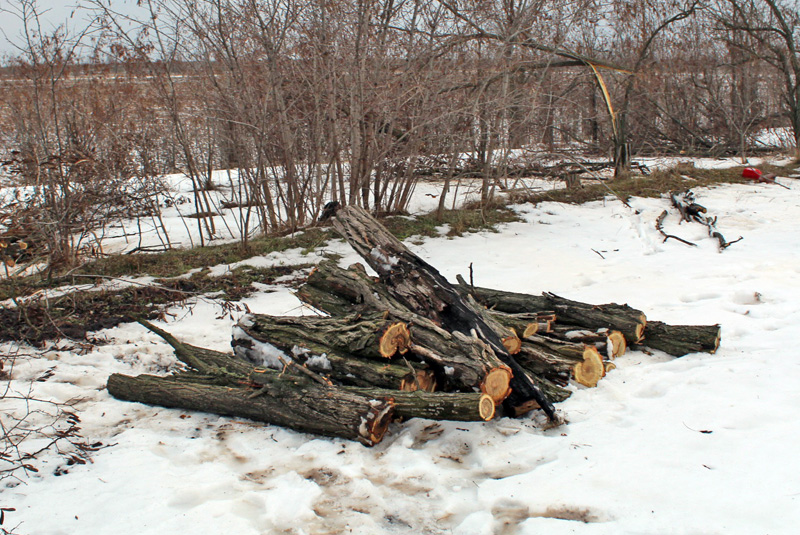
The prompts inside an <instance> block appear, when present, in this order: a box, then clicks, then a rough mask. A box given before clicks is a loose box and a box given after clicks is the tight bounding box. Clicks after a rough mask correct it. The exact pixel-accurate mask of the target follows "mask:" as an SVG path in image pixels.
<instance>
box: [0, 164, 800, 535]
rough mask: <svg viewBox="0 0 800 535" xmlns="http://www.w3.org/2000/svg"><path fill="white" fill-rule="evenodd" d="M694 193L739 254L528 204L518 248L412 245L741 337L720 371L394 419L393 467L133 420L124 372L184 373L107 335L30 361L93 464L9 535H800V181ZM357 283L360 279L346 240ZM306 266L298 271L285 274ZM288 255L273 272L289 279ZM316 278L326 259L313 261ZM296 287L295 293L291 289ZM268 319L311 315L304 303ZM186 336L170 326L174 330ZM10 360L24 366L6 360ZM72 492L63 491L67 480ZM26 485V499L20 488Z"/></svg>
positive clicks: (499, 275)
mask: <svg viewBox="0 0 800 535" xmlns="http://www.w3.org/2000/svg"><path fill="white" fill-rule="evenodd" d="M784 183H786V184H787V185H788V186H789V188H790V189H789V190H786V189H783V188H780V187H776V186H774V185H767V184H753V185H742V184H740V185H725V186H719V187H714V188H710V189H705V188H703V189H700V188H698V189H696V190H695V194H696V197H697V202H699V203H700V204H702V205H704V206H705V207H706V208H708V215H710V216H712V217H713V216H718V217H719V220H718V222H717V226H718V228H719V230H720V231H721V232H722V233H723V234H724V235H725V237H726V238H727V239H728V240H733V239H736V238H738V237H739V236H743V238H744V239H743V240H742V241H740V242H738V243H736V244H734V245H732V246H731V247H730V248H728V249H726V250H725V251H723V252H721V253H720V252H719V251H718V248H717V242H716V240H715V239H712V238H710V237H708V234H707V231H706V229H705V228H704V227H702V226H700V225H697V224H686V223H684V224H679V222H678V216H677V214H675V213H674V212H670V216H669V217H668V218H667V219H666V221H665V222H664V225H665V231H666V232H668V233H670V234H675V235H678V236H681V237H682V238H685V239H687V240H690V241H693V242H695V243H697V245H698V246H697V247H688V246H686V245H684V244H681V243H679V242H677V241H674V240H669V241H667V242H663V240H662V237H661V235H660V234H659V233H658V232H657V231H656V229H655V219H656V217H657V216H658V215H659V214H660V213H661V211H662V210H664V209H666V208H668V207H669V201H668V200H667V199H666V198H661V199H639V198H635V199H632V200H631V201H630V204H631V207H632V208H628V207H626V206H624V205H622V204H621V203H620V202H619V201H617V200H615V199H613V198H607V199H605V200H603V201H597V202H592V203H588V204H585V205H582V206H573V205H567V204H558V203H542V204H540V205H538V206H536V207H533V206H531V205H520V206H517V207H516V209H517V210H518V211H519V212H520V213H521V214H522V215H523V217H524V221H523V222H518V223H511V224H507V225H504V226H503V227H502V228H501V230H500V232H498V233H493V232H483V233H479V234H472V235H468V236H464V237H459V238H453V239H447V238H444V237H437V238H425V239H419V238H416V239H414V243H408V245H409V247H410V248H411V249H412V250H414V251H415V252H417V253H418V254H420V255H421V256H423V258H425V259H426V260H427V261H428V262H429V263H431V264H432V265H434V266H436V267H437V268H439V269H440V270H441V271H442V273H443V274H444V275H445V276H446V277H447V278H449V279H450V280H454V279H455V275H456V274H458V273H466V272H467V271H468V269H469V265H470V264H471V263H472V264H473V272H474V278H475V284H477V285H481V286H487V287H494V288H501V289H509V290H516V291H522V292H536V293H538V292H541V291H551V292H554V293H556V294H559V295H562V296H564V297H568V298H571V299H578V300H581V301H587V302H597V303H602V302H611V301H616V302H627V303H629V304H630V305H631V306H634V307H636V308H640V309H642V310H644V311H645V312H646V313H647V314H648V317H649V318H650V319H657V320H661V321H666V322H669V323H684V324H710V323H719V324H721V325H722V345H721V347H720V349H719V351H718V352H717V353H716V354H713V355H708V354H692V355H687V356H685V357H683V358H680V359H674V358H671V357H668V356H667V355H664V354H661V353H656V354H654V355H648V354H645V353H643V352H641V351H629V352H628V353H627V354H626V355H624V356H623V357H620V358H618V359H617V360H616V364H617V369H616V370H613V371H611V372H610V373H609V374H608V376H607V377H606V378H604V379H603V380H602V381H600V383H599V385H598V386H597V388H592V389H589V388H583V387H580V386H576V385H572V386H571V388H572V389H573V390H574V394H573V396H572V397H571V398H570V399H568V400H567V401H565V402H564V403H561V404H559V405H558V408H559V410H560V411H561V413H562V414H563V415H564V416H565V417H566V418H567V419H568V420H569V423H568V424H567V425H564V426H561V427H558V428H553V429H548V428H547V427H546V426H545V425H544V422H543V421H542V420H541V418H539V417H528V418H522V419H508V418H503V419H498V420H494V421H492V422H488V423H463V422H458V423H454V422H441V423H438V422H431V421H427V420H411V421H409V422H405V423H402V424H392V426H391V427H390V432H389V434H388V435H387V436H386V438H385V439H384V440H383V442H381V443H380V444H378V445H377V446H375V447H373V448H367V447H364V446H361V445H360V444H357V443H352V442H346V441H342V440H334V439H326V438H318V437H313V436H309V435H305V434H301V433H296V432H293V431H289V430H285V429H282V428H278V427H273V426H265V425H261V424H256V423H253V422H249V421H245V420H241V419H236V418H223V417H218V416H215V415H210V414H203V413H195V412H190V411H180V410H172V409H166V408H160V407H151V406H147V405H142V404H137V403H128V402H123V401H118V400H115V399H113V398H111V397H110V396H109V394H108V393H107V392H106V390H105V389H104V385H105V382H106V380H107V378H108V376H109V374H111V373H126V374H132V375H135V374H140V373H155V374H163V373H166V372H167V371H168V370H170V369H174V368H175V366H176V361H175V359H174V357H173V356H172V352H171V350H170V348H169V347H168V346H167V345H166V344H165V343H163V342H162V341H161V340H160V339H158V337H156V336H155V335H153V334H151V333H148V332H147V331H145V330H144V329H143V328H142V327H141V326H139V325H137V324H123V325H120V326H118V327H116V328H113V329H109V330H106V331H103V332H101V333H99V334H100V335H101V336H103V337H105V338H106V339H107V340H108V342H109V343H108V344H106V345H100V346H97V347H95V348H93V349H92V350H91V351H89V352H88V353H83V354H82V353H81V352H79V351H77V350H70V349H69V348H61V349H53V348H51V350H50V351H47V352H40V351H34V350H33V349H30V348H26V349H25V350H24V352H23V353H21V354H20V355H19V356H18V357H17V362H16V366H15V368H14V380H13V381H11V382H10V386H11V387H12V388H14V389H16V390H23V391H24V390H26V389H27V385H28V384H29V382H30V381H32V380H33V379H35V378H37V377H40V376H41V375H42V374H43V373H44V372H45V371H47V370H49V369H51V368H53V375H52V377H50V378H49V379H47V380H45V381H43V382H33V389H34V393H35V394H36V395H37V396H38V397H42V398H47V399H53V400H57V401H67V400H76V405H75V410H76V412H77V413H78V414H79V415H80V417H81V420H82V424H81V427H82V434H83V436H84V437H85V439H86V441H87V442H96V441H99V442H102V443H103V444H106V445H109V447H106V448H104V449H100V450H99V451H97V452H94V453H93V454H92V455H91V459H92V462H91V463H90V464H87V465H74V466H69V467H66V466H65V465H64V459H63V458H61V457H58V456H56V455H54V454H50V455H46V456H45V457H43V458H42V459H41V461H40V462H38V463H37V466H38V467H39V469H40V472H39V473H38V474H33V475H32V476H31V477H29V478H25V479H24V481H23V483H21V484H18V485H16V486H9V487H7V488H4V489H3V492H2V495H1V496H0V506H2V507H13V508H15V509H16V511H13V512H7V513H6V521H5V522H6V523H5V524H4V527H8V526H12V527H13V526H16V525H18V524H19V527H18V528H17V531H18V532H19V533H31V534H33V533H35V534H37V535H57V534H67V533H70V534H72V533H91V534H93V535H103V534H109V535H110V534H114V535H119V534H137V535H140V534H163V533H181V532H186V533H190V532H191V533H198V534H205V533H236V534H238V535H249V534H264V533H292V534H312V533H313V534H322V533H330V534H336V533H355V534H375V533H409V534H412V533H413V534H420V533H425V534H439V533H441V534H451V533H452V534H458V535H477V534H486V535H489V534H504V533H509V534H510V533H520V534H548V535H559V534H581V535H595V534H618V533H636V534H664V533H675V534H688V533H702V534H721V535H723V534H724V535H730V534H743V535H750V534H766V533H769V534H771V535H775V534H793V533H795V532H796V529H797V528H796V526H797V524H798V523H800V479H798V478H797V474H798V473H800V457H799V456H798V455H797V454H796V451H795V450H796V443H797V441H798V439H800V419H798V418H797V415H796V412H797V407H799V406H800V389H798V387H797V385H798V384H799V383H800V359H798V358H797V356H796V355H795V353H794V351H793V349H792V348H793V347H794V345H795V343H796V339H797V332H798V331H797V325H798V324H800V306H798V303H800V256H798V250H800V233H798V232H797V224H796V221H797V220H799V219H800V184H799V183H798V182H796V181H795V180H791V179H784ZM328 248H330V249H331V250H335V251H338V252H345V253H346V255H345V258H344V259H343V260H342V264H345V265H346V264H347V263H349V262H353V261H356V260H357V256H356V255H355V253H353V252H352V251H349V252H347V251H346V248H345V247H344V246H343V245H342V243H341V242H338V241H335V242H331V243H330V244H329V245H328ZM296 256H300V255H299V254H295V253H291V254H290V257H287V261H288V260H289V259H291V260H292V261H293V260H294V259H295V257H296ZM274 260H275V259H272V260H270V261H274ZM305 261H306V262H307V261H308V260H305ZM271 290H276V288H271ZM245 303H246V304H247V306H248V307H249V309H250V310H252V311H253V312H262V313H270V314H280V315H285V314H310V313H313V311H310V310H308V309H306V308H304V307H303V305H302V304H301V303H300V302H299V301H298V300H297V299H296V298H295V297H294V296H293V295H292V294H291V293H290V292H289V291H288V290H286V289H285V288H284V289H281V288H278V289H277V291H271V292H269V293H267V292H263V293H258V294H256V295H254V296H252V297H250V298H248V299H247V300H245ZM168 312H170V313H171V314H175V316H174V319H171V320H170V321H169V323H163V322H161V323H159V326H161V327H163V328H165V329H167V330H169V331H170V332H172V333H173V334H175V336H177V337H178V338H181V339H185V340H187V341H190V342H191V343H193V344H195V345H199V346H204V347H209V348H212V349H217V350H225V349H226V348H229V347H230V346H229V344H230V338H231V332H232V326H233V324H234V323H235V320H236V319H237V318H236V317H231V315H230V314H224V315H223V314H220V313H219V312H220V311H219V310H218V308H217V307H216V306H215V305H214V304H213V303H211V302H208V301H198V302H197V303H196V304H194V306H193V307H192V308H191V309H189V310H187V309H182V308H177V307H176V308H174V309H171V310H170V311H168ZM168 317H169V316H168ZM4 350H5V351H6V352H11V351H13V348H11V347H5V348H4ZM59 467H60V468H62V469H66V470H67V471H68V473H66V474H64V475H60V476H55V475H54V472H55V471H56V469H57V468H59ZM7 482H8V480H7V481H6V482H5V483H7Z"/></svg>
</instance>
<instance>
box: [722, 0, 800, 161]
mask: <svg viewBox="0 0 800 535" xmlns="http://www.w3.org/2000/svg"><path fill="white" fill-rule="evenodd" d="M714 13H715V15H716V17H717V21H718V23H719V24H720V26H721V28H722V29H724V30H726V31H727V35H726V34H722V35H721V38H722V39H724V40H725V41H726V42H727V43H728V44H729V46H730V47H732V48H734V49H739V50H740V51H741V53H742V54H748V55H755V56H757V57H759V58H760V59H762V60H763V61H764V62H765V63H766V64H768V65H769V66H770V67H772V68H773V69H775V71H776V72H778V73H779V74H780V76H781V77H782V95H783V100H784V106H785V114H786V116H787V118H788V121H789V124H790V125H791V128H792V132H793V135H794V141H795V151H796V155H798V156H800V48H798V38H800V9H799V8H798V5H797V3H796V2H794V1H788V0H720V1H718V2H716V3H715V5H714ZM739 32H741V33H745V34H747V35H748V36H749V37H750V39H741V38H734V37H730V35H731V33H733V35H735V34H736V33H739Z"/></svg>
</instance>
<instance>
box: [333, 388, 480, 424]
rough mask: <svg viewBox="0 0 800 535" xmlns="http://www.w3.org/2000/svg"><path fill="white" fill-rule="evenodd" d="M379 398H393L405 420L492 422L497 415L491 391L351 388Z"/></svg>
mask: <svg viewBox="0 0 800 535" xmlns="http://www.w3.org/2000/svg"><path fill="white" fill-rule="evenodd" d="M347 390H349V391H351V392H356V393H359V394H362V395H364V396H368V397H373V398H376V399H391V400H392V401H393V402H394V415H395V416H396V417H399V418H401V419H403V420H408V419H410V418H427V419H429V420H454V421H461V422H480V421H488V420H491V419H492V418H494V417H495V415H496V412H495V405H494V401H493V400H492V399H491V397H490V396H488V395H487V394H483V393H479V392H474V393H462V392H436V393H433V394H431V393H428V392H421V391H417V392H388V391H386V390H380V389H375V388H347Z"/></svg>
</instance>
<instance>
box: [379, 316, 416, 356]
mask: <svg viewBox="0 0 800 535" xmlns="http://www.w3.org/2000/svg"><path fill="white" fill-rule="evenodd" d="M409 345H411V333H410V332H409V331H408V325H406V324H405V323H403V322H397V323H392V324H391V325H389V326H388V327H387V328H386V331H384V333H383V336H381V339H380V352H381V355H382V356H384V357H386V358H387V359H388V358H392V357H393V356H395V355H396V354H397V353H400V354H401V355H402V354H403V353H405V352H406V351H408V346H409Z"/></svg>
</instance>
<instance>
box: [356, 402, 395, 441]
mask: <svg viewBox="0 0 800 535" xmlns="http://www.w3.org/2000/svg"><path fill="white" fill-rule="evenodd" d="M370 403H371V405H372V410H370V412H369V413H368V414H367V416H366V417H365V418H364V417H362V418H361V426H360V427H359V429H358V434H359V441H360V442H361V443H362V444H365V445H367V446H374V445H375V444H378V443H379V442H380V441H381V440H383V436H384V435H385V434H386V431H387V430H388V429H389V424H390V423H391V422H392V417H393V415H394V402H393V401H391V400H377V399H373V400H372V401H371V402H370Z"/></svg>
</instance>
